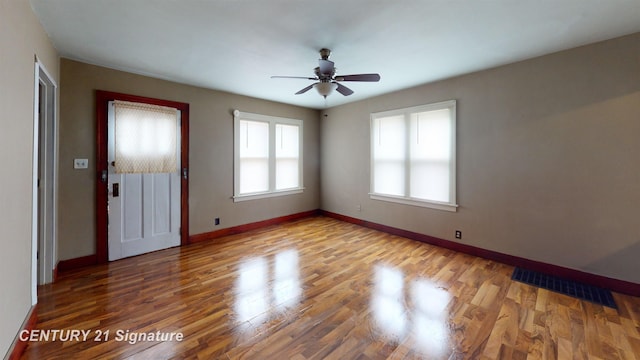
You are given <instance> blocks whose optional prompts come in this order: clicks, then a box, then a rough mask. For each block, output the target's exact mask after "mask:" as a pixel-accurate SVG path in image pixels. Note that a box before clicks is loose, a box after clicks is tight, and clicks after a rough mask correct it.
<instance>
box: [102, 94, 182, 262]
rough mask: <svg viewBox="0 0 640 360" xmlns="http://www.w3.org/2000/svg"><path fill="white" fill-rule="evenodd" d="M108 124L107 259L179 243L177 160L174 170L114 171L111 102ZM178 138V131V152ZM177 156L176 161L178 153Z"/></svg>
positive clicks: (113, 126)
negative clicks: (121, 172) (167, 171)
mask: <svg viewBox="0 0 640 360" xmlns="http://www.w3.org/2000/svg"><path fill="white" fill-rule="evenodd" d="M176 111H177V110H176ZM177 119H180V116H179V113H178V116H177ZM177 119H176V121H178V122H179V120H177ZM179 125H180V124H179V123H178V126H179ZM108 127H109V128H108V143H109V148H108V158H109V183H108V185H109V197H108V213H109V226H108V228H109V236H108V247H109V261H113V260H117V259H121V258H125V257H129V256H135V255H140V254H144V253H147V252H151V251H156V250H161V249H166V248H169V247H173V246H179V245H180V174H179V172H178V169H179V168H180V164H179V163H178V166H177V167H176V169H175V172H173V173H152V174H150V173H133V174H118V173H116V171H115V118H114V115H113V106H112V105H111V104H109V120H108ZM177 133H178V134H179V133H180V131H178V132H177ZM179 139H180V137H179V135H178V136H177V140H176V142H177V148H176V152H177V153H179V149H180V141H179ZM177 159H178V162H179V159H180V157H179V156H177Z"/></svg>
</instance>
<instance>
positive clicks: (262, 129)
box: [239, 120, 269, 194]
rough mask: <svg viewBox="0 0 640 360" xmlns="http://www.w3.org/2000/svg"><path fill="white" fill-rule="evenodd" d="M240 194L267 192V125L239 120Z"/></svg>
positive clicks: (265, 123)
mask: <svg viewBox="0 0 640 360" xmlns="http://www.w3.org/2000/svg"><path fill="white" fill-rule="evenodd" d="M239 151H240V154H239V159H240V193H241V194H247V193H254V192H263V191H268V190H269V123H267V122H261V121H248V120H240V144H239Z"/></svg>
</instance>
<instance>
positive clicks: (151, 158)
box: [113, 101, 178, 174]
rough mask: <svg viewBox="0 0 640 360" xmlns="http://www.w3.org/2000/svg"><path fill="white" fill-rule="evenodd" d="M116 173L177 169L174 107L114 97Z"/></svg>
mask: <svg viewBox="0 0 640 360" xmlns="http://www.w3.org/2000/svg"><path fill="white" fill-rule="evenodd" d="M113 106H114V119H115V120H114V121H115V141H114V143H115V161H116V164H115V166H116V172H117V173H129V174H131V173H172V172H175V171H177V169H178V155H177V152H178V147H177V134H178V111H177V110H176V109H173V108H168V107H164V106H157V105H149V104H141V103H133V102H128V101H114V102H113Z"/></svg>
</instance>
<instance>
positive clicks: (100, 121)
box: [96, 90, 189, 263]
mask: <svg viewBox="0 0 640 360" xmlns="http://www.w3.org/2000/svg"><path fill="white" fill-rule="evenodd" d="M113 100H122V101H131V102H138V103H145V104H153V105H160V106H168V107H172V108H176V109H178V110H180V114H181V117H180V138H181V141H180V171H181V174H180V245H186V244H187V243H188V239H189V104H187V103H181V102H176V101H170V100H160V99H153V98H148V97H143V96H137V95H128V94H121V93H116V92H110V91H102V90H96V126H97V131H96V134H97V139H96V140H97V141H96V143H97V146H98V148H97V154H96V231H97V234H96V261H97V262H98V263H106V262H108V261H109V256H108V254H109V251H108V249H109V248H108V242H107V241H108V213H107V201H108V181H107V176H108V171H107V170H108V165H109V163H108V158H107V154H108V153H107V151H108V142H107V134H108V124H107V121H108V119H107V114H108V107H107V106H108V105H109V101H113Z"/></svg>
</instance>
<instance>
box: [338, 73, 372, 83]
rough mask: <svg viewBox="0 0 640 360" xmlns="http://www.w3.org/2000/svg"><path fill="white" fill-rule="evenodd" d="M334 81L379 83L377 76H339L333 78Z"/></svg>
mask: <svg viewBox="0 0 640 360" xmlns="http://www.w3.org/2000/svg"><path fill="white" fill-rule="evenodd" d="M335 80H336V81H380V75H379V74H354V75H339V76H336V77H335Z"/></svg>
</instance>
